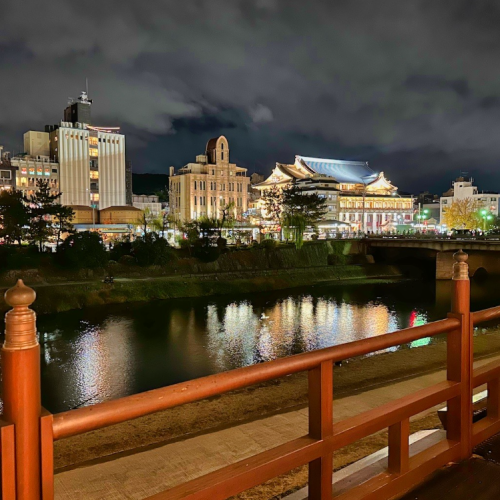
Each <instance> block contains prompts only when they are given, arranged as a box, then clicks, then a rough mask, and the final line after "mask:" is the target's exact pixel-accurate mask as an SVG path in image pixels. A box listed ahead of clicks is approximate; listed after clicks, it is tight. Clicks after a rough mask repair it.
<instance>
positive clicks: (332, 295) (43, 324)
mask: <svg viewBox="0 0 500 500" xmlns="http://www.w3.org/2000/svg"><path fill="white" fill-rule="evenodd" d="M439 286H440V287H442V285H439ZM446 293H447V292H446V290H444V289H443V290H441V289H438V292H436V289H435V288H434V284H425V283H418V282H415V283H412V284H411V286H409V285H408V283H395V284H371V285H363V286H359V285H358V286H356V285H350V286H345V285H344V286H342V287H338V286H337V287H333V286H323V287H315V288H309V289H306V290H294V291H282V292H269V293H261V294H254V295H247V296H242V297H240V298H237V299H234V298H233V299H230V298H227V297H218V298H205V299H178V300H170V301H157V302H151V303H138V304H120V305H114V306H106V307H96V308H88V309H86V310H82V311H69V312H67V313H59V314H53V315H46V316H40V317H39V318H38V330H39V332H40V344H41V354H42V357H41V361H42V400H43V404H44V406H45V407H46V408H48V409H49V410H50V411H53V412H57V411H64V410H67V409H69V408H75V407H79V406H85V405H89V404H94V403H98V402H101V401H106V400H109V399H115V398H119V397H122V396H125V395H129V394H135V393H138V392H142V391H145V390H149V389H154V388H157V387H162V386H165V385H169V384H174V383H177V382H182V381H185V380H190V379H193V378H196V377H201V376H205V375H209V374H212V373H217V372H220V371H225V370H229V369H233V368H238V367H241V366H248V365H251V364H254V363H259V362H263V361H269V360H272V359H276V358H280V357H284V356H289V355H292V354H297V353H300V352H305V351H311V350H314V349H321V348H324V347H329V346H333V345H338V344H343V343H346V342H350V341H353V340H359V339H363V338H367V337H374V336H378V335H383V334H385V333H387V332H392V331H394V330H397V329H400V328H406V327H411V326H417V325H419V324H424V323H426V322H427V321H433V320H436V319H440V318H443V317H445V316H446V313H447V312H448V310H449V307H448V304H449V297H448V298H446V297H444V295H446ZM486 297H487V298H488V300H489V302H485V298H486ZM479 303H480V307H477V306H478V304H475V306H476V307H475V308H476V309H479V308H482V307H490V306H491V305H495V304H497V303H500V291H498V290H497V288H495V292H494V293H492V294H485V293H483V295H480V299H479ZM431 341H432V342H433V341H434V340H431V339H422V340H421V341H418V342H414V343H412V344H410V346H409V347H419V346H422V345H426V344H428V343H430V342H431ZM395 349H397V348H396V347H395V348H392V349H391V350H395Z"/></svg>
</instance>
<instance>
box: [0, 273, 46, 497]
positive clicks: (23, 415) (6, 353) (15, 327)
mask: <svg viewBox="0 0 500 500" xmlns="http://www.w3.org/2000/svg"><path fill="white" fill-rule="evenodd" d="M35 297H36V294H35V292H34V290H32V289H31V288H29V287H27V286H25V285H24V283H23V282H22V280H18V282H17V284H16V285H15V286H14V287H13V288H11V289H9V290H7V292H6V293H5V301H6V302H7V304H9V305H10V306H11V307H12V308H13V309H11V310H10V311H9V312H8V313H7V314H6V315H5V342H4V344H3V346H2V350H1V355H2V371H3V380H2V384H3V405H4V406H3V414H4V418H5V420H7V421H8V422H11V423H13V424H14V439H15V469H16V493H17V496H16V499H17V500H39V499H40V490H41V483H40V461H41V460H40V414H41V402H40V398H41V396H40V346H39V345H38V341H37V338H36V315H35V313H34V311H32V310H31V309H30V308H29V306H30V305H31V304H32V303H33V302H34V300H35Z"/></svg>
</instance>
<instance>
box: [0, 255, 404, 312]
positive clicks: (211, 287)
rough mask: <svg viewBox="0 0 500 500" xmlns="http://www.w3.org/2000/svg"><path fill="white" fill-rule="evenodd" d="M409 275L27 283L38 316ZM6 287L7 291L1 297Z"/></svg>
mask: <svg viewBox="0 0 500 500" xmlns="http://www.w3.org/2000/svg"><path fill="white" fill-rule="evenodd" d="M407 271H408V270H407V269H403V268H401V267H398V266H391V265H386V264H363V265H344V266H335V265H333V266H332V265H331V266H318V267H302V268H289V269H268V270H262V269H259V270H255V269H248V270H238V271H226V272H213V273H197V274H193V273H189V274H181V275H178V276H159V277H122V278H115V283H114V284H112V285H110V284H105V283H103V282H102V280H101V279H99V280H82V281H73V282H59V283H46V282H42V283H40V282H36V281H35V282H32V281H31V280H30V279H29V276H27V277H26V278H25V279H26V281H25V283H26V284H27V285H29V286H31V287H33V288H34V289H35V291H36V292H37V299H36V301H35V303H34V304H33V309H34V310H35V311H36V312H37V313H38V314H46V313H55V312H62V311H68V310H71V309H81V308H84V307H90V306H96V305H106V304H120V303H125V302H143V301H150V300H159V299H172V298H187V297H207V296H215V295H236V294H240V293H251V292H264V291H269V290H283V289H287V288H295V287H302V286H309V285H311V286H312V285H316V284H320V283H325V282H330V281H331V282H338V283H342V282H352V281H355V282H359V283H362V282H363V281H364V280H373V279H396V278H401V277H403V276H404V275H405V273H406V272H407ZM12 284H14V283H12ZM7 288H8V287H4V288H3V290H1V293H2V294H3V292H4V291H5V290H6V289H7ZM7 309H8V307H7V304H6V303H5V302H4V301H2V302H1V304H0V313H4V312H5V311H6V310H7Z"/></svg>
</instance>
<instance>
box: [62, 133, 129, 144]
mask: <svg viewBox="0 0 500 500" xmlns="http://www.w3.org/2000/svg"><path fill="white" fill-rule="evenodd" d="M64 137H66V139H77V140H78V139H80V140H81V141H83V140H86V141H89V144H92V145H95V146H97V143H99V142H102V143H107V144H120V140H119V139H105V138H101V137H99V138H97V137H89V136H87V135H85V136H84V135H78V134H68V133H66V134H64ZM58 140H59V138H58V137H57V135H56V136H55V137H54V141H58Z"/></svg>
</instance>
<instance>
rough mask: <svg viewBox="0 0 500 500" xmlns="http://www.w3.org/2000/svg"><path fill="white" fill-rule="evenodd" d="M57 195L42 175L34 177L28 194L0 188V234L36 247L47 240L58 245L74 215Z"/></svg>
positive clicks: (6, 238)
mask: <svg viewBox="0 0 500 500" xmlns="http://www.w3.org/2000/svg"><path fill="white" fill-rule="evenodd" d="M60 196H61V193H54V192H53V191H52V189H51V187H50V184H49V181H48V180H46V179H40V180H38V181H37V186H36V190H35V192H34V194H31V195H28V196H25V195H24V194H23V193H22V192H21V191H18V190H15V189H9V190H4V191H2V192H0V238H2V239H3V240H4V241H5V242H6V243H10V244H13V243H17V244H19V245H21V244H22V242H23V241H27V242H29V243H31V244H34V245H37V246H38V248H39V249H40V251H41V250H43V245H44V244H45V243H47V242H49V241H51V240H55V241H56V243H57V246H59V243H60V242H61V237H62V235H63V234H64V233H66V232H70V231H71V230H72V229H73V226H72V224H71V221H72V220H73V218H74V212H73V210H72V208H71V207H68V206H64V205H61V204H60V203H59V202H58V200H59V198H60Z"/></svg>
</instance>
